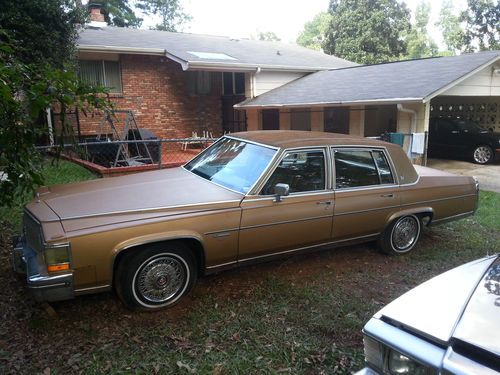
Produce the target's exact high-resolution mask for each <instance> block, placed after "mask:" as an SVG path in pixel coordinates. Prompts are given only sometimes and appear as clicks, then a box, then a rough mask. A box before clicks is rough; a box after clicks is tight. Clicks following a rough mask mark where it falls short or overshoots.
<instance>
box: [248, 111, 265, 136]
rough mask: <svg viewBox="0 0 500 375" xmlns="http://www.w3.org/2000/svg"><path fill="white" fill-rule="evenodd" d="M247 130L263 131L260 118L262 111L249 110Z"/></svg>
mask: <svg viewBox="0 0 500 375" xmlns="http://www.w3.org/2000/svg"><path fill="white" fill-rule="evenodd" d="M246 111H247V130H249V131H250V130H259V129H262V124H261V120H260V119H261V117H262V116H259V114H260V113H259V112H260V110H258V109H253V108H252V109H247V110H246Z"/></svg>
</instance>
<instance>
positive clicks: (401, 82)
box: [235, 51, 500, 108]
mask: <svg viewBox="0 0 500 375" xmlns="http://www.w3.org/2000/svg"><path fill="white" fill-rule="evenodd" d="M499 58H500V51H489V52H480V53H475V54H464V55H460V56H451V57H436V58H427V59H420V60H408V61H400V62H392V63H385V64H377V65H361V66H355V67H349V68H345V69H337V70H329V71H320V72H317V73H314V74H310V75H308V76H306V77H303V78H300V79H298V80H296V81H293V82H290V83H288V84H286V85H284V86H281V87H279V88H276V89H274V90H272V91H269V92H267V93H265V94H262V95H260V96H258V97H256V98H254V99H249V100H246V101H244V102H242V103H240V104H238V105H236V106H235V107H237V108H238V107H239V108H251V107H281V106H288V107H293V106H296V107H300V106H302V107H304V106H314V105H328V104H330V105H334V104H353V103H370V102H374V103H376V102H384V101H385V102H405V101H424V100H426V99H430V97H432V96H433V95H436V94H437V93H439V92H440V91H442V90H446V89H448V88H449V87H451V86H450V85H453V84H454V83H456V82H458V81H459V80H461V79H463V78H466V77H467V76H468V75H469V74H470V73H472V72H475V71H477V70H478V69H481V68H483V67H484V66H485V65H488V64H491V63H493V62H495V61H496V60H498V59H499Z"/></svg>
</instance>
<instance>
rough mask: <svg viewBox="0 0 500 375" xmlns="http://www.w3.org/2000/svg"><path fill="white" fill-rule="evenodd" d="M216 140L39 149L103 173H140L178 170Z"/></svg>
mask: <svg viewBox="0 0 500 375" xmlns="http://www.w3.org/2000/svg"><path fill="white" fill-rule="evenodd" d="M215 140H216V139H214V138H185V139H151V140H125V141H111V140H108V139H107V138H106V137H104V138H102V139H101V140H96V139H95V138H94V139H93V140H91V141H90V140H89V141H87V142H79V143H69V144H64V145H63V146H62V150H61V146H59V148H58V147H56V146H40V147H37V149H38V150H39V151H40V152H42V153H48V154H53V153H54V152H57V151H61V155H62V157H64V158H66V159H70V160H72V161H74V162H77V163H79V164H81V165H84V166H85V167H87V168H90V169H93V170H95V171H97V172H99V173H101V174H112V173H127V172H135V171H140V170H151V169H161V168H169V167H177V166H180V165H183V164H185V163H186V162H187V161H189V160H190V159H192V158H193V157H194V156H196V155H197V154H198V153H199V152H201V151H202V150H203V149H205V148H207V147H208V146H210V145H211V144H212V143H213V142H214V141H215Z"/></svg>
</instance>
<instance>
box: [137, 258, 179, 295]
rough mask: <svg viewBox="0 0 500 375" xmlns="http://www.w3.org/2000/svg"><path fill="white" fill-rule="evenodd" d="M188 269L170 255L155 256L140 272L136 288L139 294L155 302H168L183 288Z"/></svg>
mask: <svg viewBox="0 0 500 375" xmlns="http://www.w3.org/2000/svg"><path fill="white" fill-rule="evenodd" d="M185 281H186V270H185V268H184V267H183V266H182V263H181V262H180V261H179V260H178V259H176V258H172V257H169V256H163V257H158V258H155V259H153V260H151V261H149V262H148V263H146V264H145V265H144V266H143V267H142V268H141V269H140V270H139V272H138V274H137V278H136V288H137V292H138V294H140V295H141V296H142V297H143V298H144V299H146V300H147V301H149V302H153V303H162V302H166V301H168V300H169V299H171V298H173V297H174V296H175V295H177V294H178V293H179V291H180V290H181V289H182V288H183V286H184V284H185Z"/></svg>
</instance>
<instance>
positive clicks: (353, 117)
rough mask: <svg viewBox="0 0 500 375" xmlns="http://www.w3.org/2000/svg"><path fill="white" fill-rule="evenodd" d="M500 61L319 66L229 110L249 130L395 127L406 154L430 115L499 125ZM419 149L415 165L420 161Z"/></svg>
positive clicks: (491, 56)
mask: <svg viewBox="0 0 500 375" xmlns="http://www.w3.org/2000/svg"><path fill="white" fill-rule="evenodd" d="M499 60H500V51H488V52H480V53H475V54H464V55H460V56H450V57H435V58H426V59H419V60H408V61H399V62H392V63H384V64H377V65H364V66H355V67H349V68H343V69H335V70H329V71H320V72H317V73H313V74H310V75H308V76H306V77H303V78H300V79H297V80H295V81H293V82H291V83H289V84H287V85H284V86H281V87H278V88H276V89H274V90H271V91H268V92H266V93H264V94H262V95H260V96H258V97H255V98H252V99H248V100H246V101H244V102H242V103H239V104H237V105H235V106H234V107H235V108H236V109H239V110H245V111H246V113H247V118H248V130H261V129H262V130H266V129H283V130H285V129H294V130H317V131H331V132H341V133H349V134H354V135H359V136H379V135H381V134H382V133H385V132H398V133H401V134H405V135H407V136H409V137H408V138H405V142H404V147H405V148H406V149H407V150H408V151H409V149H410V147H412V146H413V147H415V140H418V142H419V143H420V146H421V145H422V140H424V142H425V139H426V137H422V136H423V135H424V134H425V132H428V131H429V119H430V118H431V117H441V116H446V117H458V118H465V119H471V120H474V121H476V122H478V123H479V124H480V125H481V126H483V127H485V128H487V129H490V128H491V129H496V130H499V129H500V61H499ZM411 140H413V142H411ZM412 143H413V145H412ZM421 149H422V154H421V155H418V154H414V155H412V156H413V158H414V161H415V162H416V163H422V161H423V160H425V158H421V157H420V156H423V154H424V153H425V152H426V147H425V145H424V147H422V148H421Z"/></svg>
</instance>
